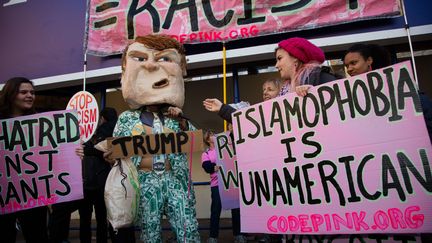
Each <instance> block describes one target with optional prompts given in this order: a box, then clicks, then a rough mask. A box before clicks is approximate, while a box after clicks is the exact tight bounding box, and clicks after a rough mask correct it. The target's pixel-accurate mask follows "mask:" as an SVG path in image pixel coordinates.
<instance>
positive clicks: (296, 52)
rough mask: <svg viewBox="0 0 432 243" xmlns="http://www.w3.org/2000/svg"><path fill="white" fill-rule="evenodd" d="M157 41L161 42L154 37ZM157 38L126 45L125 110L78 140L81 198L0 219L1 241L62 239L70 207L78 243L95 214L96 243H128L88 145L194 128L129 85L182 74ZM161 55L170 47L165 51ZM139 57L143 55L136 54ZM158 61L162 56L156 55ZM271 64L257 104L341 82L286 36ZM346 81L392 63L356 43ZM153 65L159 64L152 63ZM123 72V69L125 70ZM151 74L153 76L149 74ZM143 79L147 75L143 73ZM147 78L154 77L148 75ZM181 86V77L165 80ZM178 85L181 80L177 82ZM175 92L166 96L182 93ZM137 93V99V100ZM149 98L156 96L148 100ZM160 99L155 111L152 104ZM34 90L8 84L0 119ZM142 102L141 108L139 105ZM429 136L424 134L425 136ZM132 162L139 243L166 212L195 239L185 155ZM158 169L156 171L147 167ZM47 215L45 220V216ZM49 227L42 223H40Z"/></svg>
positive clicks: (222, 108)
mask: <svg viewBox="0 0 432 243" xmlns="http://www.w3.org/2000/svg"><path fill="white" fill-rule="evenodd" d="M158 38H160V37H158ZM158 38H152V37H149V38H141V39H139V38H137V39H136V41H135V42H134V43H132V44H131V45H129V46H128V48H127V49H126V51H125V55H124V56H123V61H122V70H123V74H122V85H124V84H129V86H127V88H128V89H126V88H124V89H123V90H122V92H123V96H124V98H125V100H126V101H127V102H128V103H129V104H130V105H131V110H128V111H126V112H124V113H122V114H121V115H120V117H119V118H118V117H117V112H116V111H115V110H114V109H113V108H104V109H102V111H101V113H100V117H101V118H100V122H99V126H98V128H97V130H96V133H95V135H94V136H93V138H92V139H91V140H90V141H88V142H87V143H84V144H83V146H82V147H80V148H79V149H78V150H77V152H76V154H77V156H80V157H81V158H82V163H83V188H84V199H82V200H79V201H72V202H64V203H58V204H54V205H51V206H50V207H49V209H48V207H37V208H32V209H27V210H23V211H20V212H16V213H10V214H5V215H0V228H1V229H2V236H1V241H2V242H6V243H13V242H15V241H16V228H17V227H16V226H17V223H18V224H19V226H20V229H21V230H22V232H23V235H24V238H25V239H26V242H31V243H32V242H35V243H42V242H52V243H62V242H67V240H68V233H69V225H70V217H71V213H72V212H73V211H75V210H78V211H79V214H80V241H81V242H91V215H92V212H93V208H94V210H95V215H96V222H97V233H96V239H97V242H98V243H104V242H107V241H108V232H109V235H110V238H111V239H112V241H113V242H121V243H123V242H126V243H129V242H135V237H134V226H131V227H129V228H128V229H127V231H121V230H120V231H116V232H114V230H113V229H112V228H111V229H109V228H110V227H109V224H108V222H107V209H106V207H105V202H104V186H105V181H106V178H107V176H108V173H109V172H110V169H111V167H112V165H113V163H115V161H113V160H111V159H108V157H109V156H108V155H109V152H106V153H105V154H104V153H103V152H101V151H99V150H97V149H95V147H94V146H95V144H97V143H99V142H101V141H103V140H105V139H106V138H107V137H111V136H131V135H137V134H145V133H161V132H179V131H193V130H195V128H194V127H193V125H192V124H191V123H190V122H188V121H187V119H185V118H184V117H182V111H181V108H182V106H183V100H182V98H181V97H177V96H172V97H168V98H167V97H165V95H166V94H162V93H145V92H144V90H145V89H144V88H142V87H141V86H140V85H142V84H135V82H136V78H137V76H140V75H150V74H146V73H145V74H143V73H141V72H140V70H141V68H143V69H146V70H150V71H148V72H149V73H151V72H159V71H160V70H163V72H164V75H165V74H166V75H167V77H168V78H167V80H168V79H169V78H171V77H178V76H182V75H185V73H186V69H185V67H186V63H185V62H186V60H185V59H184V55H185V53H184V49H183V47H182V46H181V45H179V44H178V43H176V42H175V41H172V42H171V41H167V42H164V44H161V42H160V40H159V39H158ZM166 50H174V51H169V52H167V51H166ZM142 53H144V54H145V55H143V54H142ZM160 56H162V58H160ZM275 58H276V63H275V67H276V68H277V70H278V72H279V74H280V79H269V80H266V81H264V83H263V85H262V100H263V101H268V100H270V99H274V98H276V97H279V96H284V95H286V94H288V93H294V92H295V93H297V95H300V96H304V95H306V94H307V92H308V90H309V89H310V87H312V86H317V85H321V84H324V83H327V82H331V81H334V80H337V79H339V78H341V77H339V76H338V75H335V74H334V73H332V72H330V71H329V69H328V68H323V67H322V63H323V62H324V61H325V54H324V52H323V51H322V50H321V49H320V48H319V47H317V46H316V45H314V44H312V43H311V42H309V41H308V40H306V39H304V38H298V37H295V38H289V39H286V40H283V41H281V42H279V44H278V47H277V49H276V50H275ZM147 59H152V60H153V59H154V60H153V61H157V64H155V63H156V62H154V63H151V65H150V64H146V63H144V64H142V66H137V65H135V64H134V63H132V61H138V62H146V60H147ZM341 59H342V61H343V62H344V65H345V67H346V72H347V73H348V75H350V76H355V75H359V74H362V73H366V72H369V71H371V70H375V69H379V68H382V67H385V66H389V65H391V58H390V55H389V54H388V52H387V51H386V50H385V49H384V48H382V47H379V46H377V45H370V44H356V45H353V46H352V47H351V48H349V49H348V50H347V51H346V53H345V54H344V56H343V57H342V58H341ZM157 65H160V66H157ZM126 70H128V71H126ZM154 76H155V77H156V76H157V75H154ZM146 77H148V76H146ZM151 77H153V76H151ZM157 78H158V85H160V87H164V86H166V85H168V84H167V83H165V79H160V81H159V78H160V77H159V76H157ZM172 81H173V82H180V80H172ZM181 82H182V80H181ZM179 87H180V86H178V87H175V90H173V92H171V93H169V95H173V94H178V93H179V92H180V93H181V92H182V91H181V88H180V89H179V90H180V91H179V90H177V88H179ZM143 94H144V95H143ZM154 97H156V98H157V100H156V99H154ZM420 99H421V102H422V108H423V112H424V117H425V122H426V124H427V128H428V131H429V135H431V131H432V103H431V101H430V100H429V98H428V97H426V96H425V95H424V94H420ZM160 100H163V103H164V105H166V104H169V105H170V106H169V107H165V106H164V107H161V106H160V105H159V103H158V102H159V101H160ZM34 101H35V90H34V85H33V83H32V82H31V81H30V80H28V79H26V78H12V79H10V80H8V81H7V82H6V83H5V85H4V87H3V89H2V91H1V96H0V119H13V118H18V117H20V116H25V115H31V114H35V113H36V110H35V109H34ZM143 104H144V105H143ZM203 106H204V108H205V109H206V110H208V111H211V112H217V113H218V114H219V116H220V117H221V118H222V119H224V120H226V121H227V122H229V123H231V114H232V113H233V112H234V111H235V110H236V108H235V106H232V105H229V104H223V103H222V102H221V101H220V100H218V99H216V98H208V99H205V100H204V101H203ZM214 134H215V133H214V132H213V131H211V130H209V131H207V132H206V133H205V135H204V143H205V144H206V145H207V146H208V149H207V150H206V151H204V152H203V153H202V156H201V160H202V168H203V170H204V171H205V172H206V173H208V174H209V175H210V188H211V207H210V208H211V214H210V215H211V217H210V232H209V236H210V237H209V240H208V242H212V243H214V242H217V240H218V236H219V220H220V215H221V210H222V207H221V198H220V195H219V191H218V178H217V173H218V170H219V166H218V165H217V164H216V151H215V146H214V142H213V139H212V137H213V136H214ZM430 137H431V136H430ZM132 160H133V163H134V165H136V167H137V170H138V183H139V185H140V190H141V194H140V203H141V204H142V205H144V206H142V205H141V206H140V210H139V216H140V219H139V221H138V222H137V224H138V226H140V228H141V239H142V240H143V241H145V242H160V241H161V238H160V231H161V225H160V218H161V215H166V216H167V217H168V218H169V220H170V223H171V228H172V230H173V232H174V233H175V235H176V238H177V241H178V242H199V241H200V237H199V235H197V232H198V231H197V229H198V224H197V221H196V218H195V216H196V212H195V196H194V192H193V188H191V185H190V181H191V179H190V178H189V176H190V175H189V169H188V167H187V166H188V165H187V163H185V161H187V158H186V155H184V154H169V155H158V156H153V157H143V158H141V157H134V158H133V159H132ZM155 164H158V165H159V167H157V168H156V167H154V165H155ZM231 212H232V222H233V235H234V237H235V240H236V242H239V243H242V242H246V241H247V239H246V237H245V235H244V234H242V233H241V230H240V225H241V222H240V209H238V208H237V209H233V210H232V211H231ZM48 215H49V216H48ZM47 222H49V223H47ZM281 240H282V237H280V236H270V235H263V236H262V237H261V238H260V241H261V242H281Z"/></svg>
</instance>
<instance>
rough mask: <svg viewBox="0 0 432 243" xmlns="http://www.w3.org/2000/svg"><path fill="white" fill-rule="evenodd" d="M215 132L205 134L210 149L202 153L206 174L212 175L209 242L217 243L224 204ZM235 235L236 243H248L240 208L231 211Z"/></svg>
mask: <svg viewBox="0 0 432 243" xmlns="http://www.w3.org/2000/svg"><path fill="white" fill-rule="evenodd" d="M214 135H215V134H214V132H213V131H211V130H208V131H206V132H205V134H204V137H203V139H204V143H205V144H206V145H207V146H208V149H207V150H206V151H205V152H203V153H202V155H201V162H202V165H201V166H202V168H203V169H204V171H205V172H207V173H208V174H210V189H211V199H212V202H211V207H210V210H211V214H210V237H209V239H208V241H207V242H209V243H216V242H217V238H218V236H219V219H220V214H221V211H222V203H221V198H220V194H219V183H218V175H217V174H218V171H219V168H220V166H219V165H217V164H216V156H217V154H216V149H215V145H214V141H213V139H214ZM231 217H232V227H233V234H234V237H235V242H236V243H242V242H246V237H245V236H244V235H242V234H241V233H240V210H239V208H235V209H231Z"/></svg>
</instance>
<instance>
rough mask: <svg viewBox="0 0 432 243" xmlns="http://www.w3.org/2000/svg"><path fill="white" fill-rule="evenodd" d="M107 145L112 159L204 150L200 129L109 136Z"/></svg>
mask: <svg viewBox="0 0 432 243" xmlns="http://www.w3.org/2000/svg"><path fill="white" fill-rule="evenodd" d="M108 146H109V147H110V148H111V151H112V154H111V158H112V159H124V158H130V157H132V156H135V155H138V156H149V155H155V154H171V153H189V152H196V151H203V150H204V145H203V135H202V130H198V131H187V132H178V133H159V134H146V135H135V136H129V137H115V138H109V139H108Z"/></svg>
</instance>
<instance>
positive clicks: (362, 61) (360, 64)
mask: <svg viewBox="0 0 432 243" xmlns="http://www.w3.org/2000/svg"><path fill="white" fill-rule="evenodd" d="M342 61H343V62H344V65H345V67H346V69H347V73H348V74H349V75H350V76H355V75H359V74H362V73H366V72H369V71H372V70H375V69H380V68H383V67H387V66H390V65H391V58H390V53H389V52H388V51H387V50H386V49H384V48H383V47H381V46H378V45H374V44H354V45H352V46H351V47H350V48H349V49H348V50H347V51H346V52H345V55H344V56H343V58H342Z"/></svg>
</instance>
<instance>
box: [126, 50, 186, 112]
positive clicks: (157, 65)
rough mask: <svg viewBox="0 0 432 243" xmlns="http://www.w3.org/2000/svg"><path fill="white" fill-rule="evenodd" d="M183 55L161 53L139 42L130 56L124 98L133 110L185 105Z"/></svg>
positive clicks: (128, 52) (128, 56)
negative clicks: (142, 107) (146, 106)
mask: <svg viewBox="0 0 432 243" xmlns="http://www.w3.org/2000/svg"><path fill="white" fill-rule="evenodd" d="M180 63H181V55H180V54H179V53H178V51H177V50H176V49H165V50H162V51H157V50H153V49H149V48H147V47H146V46H145V45H144V44H141V43H138V42H135V43H133V44H131V45H130V46H129V49H128V51H127V53H126V67H125V70H124V72H123V75H122V80H121V84H122V93H123V98H124V99H125V101H126V102H127V103H128V104H129V106H130V107H131V108H132V109H138V108H140V107H141V106H144V105H157V104H170V105H172V106H176V107H179V108H182V107H183V104H184V83H183V71H182V68H181V65H180Z"/></svg>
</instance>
